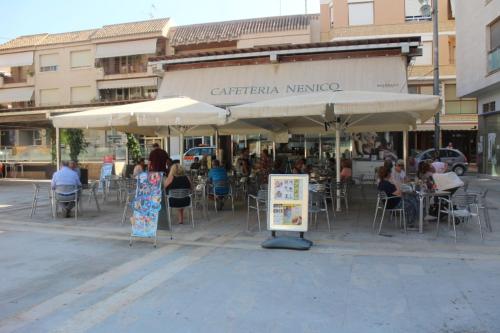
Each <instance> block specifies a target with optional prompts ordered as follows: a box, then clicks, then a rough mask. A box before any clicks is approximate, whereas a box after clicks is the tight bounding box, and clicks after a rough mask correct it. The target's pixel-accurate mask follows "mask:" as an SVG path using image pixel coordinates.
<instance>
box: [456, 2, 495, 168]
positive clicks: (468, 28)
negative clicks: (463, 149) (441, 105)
mask: <svg viewBox="0 0 500 333" xmlns="http://www.w3.org/2000/svg"><path fill="white" fill-rule="evenodd" d="M457 69H458V71H457V94H458V95H459V96H461V97H476V98H477V99H478V114H479V133H478V147H477V153H478V167H479V172H481V173H485V174H489V175H493V176H498V175H499V174H500V162H499V160H500V109H499V107H498V106H499V105H500V1H499V0H484V1H458V2H457Z"/></svg>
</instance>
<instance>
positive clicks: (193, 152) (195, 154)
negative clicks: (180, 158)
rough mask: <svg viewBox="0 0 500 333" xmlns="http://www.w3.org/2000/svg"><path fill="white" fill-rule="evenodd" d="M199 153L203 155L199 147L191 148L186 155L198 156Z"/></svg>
mask: <svg viewBox="0 0 500 333" xmlns="http://www.w3.org/2000/svg"><path fill="white" fill-rule="evenodd" d="M197 155H201V154H200V149H199V148H196V149H189V151H188V152H187V153H186V156H197Z"/></svg>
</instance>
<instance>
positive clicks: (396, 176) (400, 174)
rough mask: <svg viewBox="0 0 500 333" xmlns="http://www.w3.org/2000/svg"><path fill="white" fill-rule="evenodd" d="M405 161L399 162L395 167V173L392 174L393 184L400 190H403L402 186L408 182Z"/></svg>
mask: <svg viewBox="0 0 500 333" xmlns="http://www.w3.org/2000/svg"><path fill="white" fill-rule="evenodd" d="M404 165H405V163H404V161H403V160H398V161H397V162H396V165H395V166H394V171H393V172H391V183H393V184H394V185H396V187H397V188H398V189H401V185H402V184H404V183H405V182H406V172H405V170H404Z"/></svg>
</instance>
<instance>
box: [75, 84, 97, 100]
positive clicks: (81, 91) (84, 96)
mask: <svg viewBox="0 0 500 333" xmlns="http://www.w3.org/2000/svg"><path fill="white" fill-rule="evenodd" d="M94 98H95V92H94V90H93V89H92V87H91V86H83V87H71V104H83V103H90V101H91V100H92V99H94Z"/></svg>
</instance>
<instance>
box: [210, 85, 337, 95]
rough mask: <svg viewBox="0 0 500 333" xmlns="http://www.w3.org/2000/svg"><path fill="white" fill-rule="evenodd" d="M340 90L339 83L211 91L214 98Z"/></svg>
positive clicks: (229, 88)
mask: <svg viewBox="0 0 500 333" xmlns="http://www.w3.org/2000/svg"><path fill="white" fill-rule="evenodd" d="M339 89H340V84H339V83H337V82H325V83H310V84H287V85H286V86H243V87H216V88H212V89H211V90H210V94H211V95H212V96H245V95H280V94H297V93H313V92H322V91H335V90H339Z"/></svg>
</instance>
